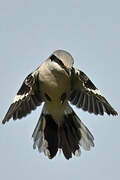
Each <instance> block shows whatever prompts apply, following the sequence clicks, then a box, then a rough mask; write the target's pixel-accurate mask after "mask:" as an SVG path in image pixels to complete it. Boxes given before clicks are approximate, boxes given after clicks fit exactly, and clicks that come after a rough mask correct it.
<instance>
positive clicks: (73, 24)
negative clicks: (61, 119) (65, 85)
mask: <svg viewBox="0 0 120 180" xmlns="http://www.w3.org/2000/svg"><path fill="white" fill-rule="evenodd" d="M56 49H64V50H67V51H68V52H70V53H71V54H72V56H73V57H74V60H75V63H74V64H75V67H77V68H79V69H81V70H82V71H84V72H85V73H86V74H87V75H88V76H89V77H90V78H91V80H92V81H93V82H94V83H95V85H96V86H97V87H98V88H99V89H100V91H101V93H102V94H103V95H105V97H106V98H107V100H108V101H109V102H110V103H111V105H112V106H113V107H114V108H115V109H116V110H117V111H118V113H119V114H120V110H119V109H120V82H119V78H120V1H119V0H101V1H99V0H84V1H83V0H66V1H65V0H60V1H57V0H51V1H48V0H44V1H40V0H34V1H33V0H20V1H19V0H4V1H2V0H1V1H0V120H1V121H2V119H3V118H4V115H5V113H6V112H7V110H8V107H9V105H10V104H11V103H12V101H13V98H14V96H15V95H16V92H17V91H18V89H19V88H20V86H21V84H22V81H23V80H24V78H25V77H26V76H27V75H28V74H29V73H30V72H31V71H33V70H34V69H36V68H37V67H38V66H39V65H40V64H41V62H42V61H44V60H45V59H46V58H47V57H48V56H49V55H50V54H51V53H52V52H53V51H54V50H56ZM74 110H75V112H76V113H77V114H78V116H79V117H80V119H81V120H82V121H83V122H84V123H85V124H86V126H87V127H88V128H89V130H90V131H91V132H92V134H93V135H94V138H95V147H94V148H92V149H91V151H90V152H87V151H84V150H83V149H82V154H81V157H80V158H76V157H73V158H72V159H71V160H69V161H67V160H66V159H65V158H64V157H63V155H62V154H58V155H57V156H56V157H55V158H54V159H53V160H49V159H48V158H47V157H45V156H44V154H43V153H41V154H39V153H38V151H37V150H36V151H35V150H33V148H32V145H33V141H32V138H31V136H32V133H33V130H34V128H35V126H36V123H37V121H38V118H39V115H40V112H41V107H40V108H38V109H37V110H36V111H34V112H32V114H30V115H28V116H27V117H26V118H23V119H22V120H18V121H16V122H14V121H13V120H12V119H11V120H10V122H9V123H7V124H6V125H4V126H3V125H0V179H4V180H8V179H12V180H16V179H17V180H26V179H29V180H35V179H44V180H47V179H57V180H61V179H69V180H74V179H75V180H79V179H81V180H83V179H84V180H88V179H92V180H96V179H97V180H101V179H102V180H113V179H115V180H119V179H120V118H119V116H117V117H112V116H110V117H109V116H107V115H104V116H103V117H102V116H95V115H91V114H88V113H87V112H83V111H82V110H81V109H77V108H76V107H74Z"/></svg>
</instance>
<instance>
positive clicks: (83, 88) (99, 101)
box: [69, 68, 117, 115]
mask: <svg viewBox="0 0 120 180" xmlns="http://www.w3.org/2000/svg"><path fill="white" fill-rule="evenodd" d="M72 77H73V78H72V81H71V86H72V89H71V94H70V98H69V101H70V102H71V103H72V104H73V105H76V106H77V107H78V108H82V109H83V110H84V111H88V112H89V113H94V114H100V115H103V114H104V112H106V113H107V114H108V115H110V114H111V115H117V112H116V111H115V110H114V109H113V107H112V106H111V105H110V104H109V103H108V102H107V100H106V99H105V98H104V97H103V96H102V95H101V93H100V92H99V90H98V89H97V88H96V86H95V85H94V84H93V83H92V81H91V80H90V79H89V78H88V77H87V75H86V74H85V73H84V72H82V71H80V70H75V69H74V68H73V69H72Z"/></svg>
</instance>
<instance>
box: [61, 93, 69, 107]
mask: <svg viewBox="0 0 120 180" xmlns="http://www.w3.org/2000/svg"><path fill="white" fill-rule="evenodd" d="M66 97H67V94H66V93H65V92H64V93H63V94H62V95H61V99H60V100H61V103H62V104H63V103H64V101H65V99H66Z"/></svg>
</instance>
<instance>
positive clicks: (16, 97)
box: [13, 93, 28, 103]
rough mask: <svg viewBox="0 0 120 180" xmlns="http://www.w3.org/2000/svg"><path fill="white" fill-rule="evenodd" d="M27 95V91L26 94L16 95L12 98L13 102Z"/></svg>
mask: <svg viewBox="0 0 120 180" xmlns="http://www.w3.org/2000/svg"><path fill="white" fill-rule="evenodd" d="M27 95H28V93H27V94H23V95H16V96H15V98H14V100H13V103H15V102H17V101H19V100H22V99H24V97H26V96H27Z"/></svg>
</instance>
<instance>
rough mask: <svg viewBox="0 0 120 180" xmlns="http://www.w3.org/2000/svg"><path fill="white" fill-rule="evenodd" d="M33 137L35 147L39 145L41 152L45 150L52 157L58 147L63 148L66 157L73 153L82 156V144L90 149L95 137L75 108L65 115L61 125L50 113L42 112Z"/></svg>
mask: <svg viewBox="0 0 120 180" xmlns="http://www.w3.org/2000/svg"><path fill="white" fill-rule="evenodd" d="M71 109H72V108H71ZM32 137H33V140H34V145H33V148H34V149H35V148H36V146H37V148H38V150H39V152H44V153H45V155H47V156H48V158H50V159H52V158H53V157H54V156H55V155H56V154H57V151H58V149H62V151H63V154H64V156H65V158H66V159H69V158H71V157H72V154H74V155H76V156H80V153H81V151H80V146H82V147H83V148H84V149H85V150H88V151H89V150H90V147H91V146H94V142H93V141H94V137H93V136H92V134H91V133H90V131H89V130H88V129H87V127H86V126H85V125H84V124H83V123H82V122H81V120H80V119H79V118H78V116H77V115H76V114H75V112H74V111H73V110H72V113H70V114H65V115H64V118H63V121H62V123H61V125H58V124H57V123H56V121H55V120H54V119H53V117H52V116H51V115H50V114H46V115H45V114H44V113H42V114H41V116H40V119H39V121H38V123H37V125H36V128H35V130H34V132H33V135H32Z"/></svg>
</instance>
